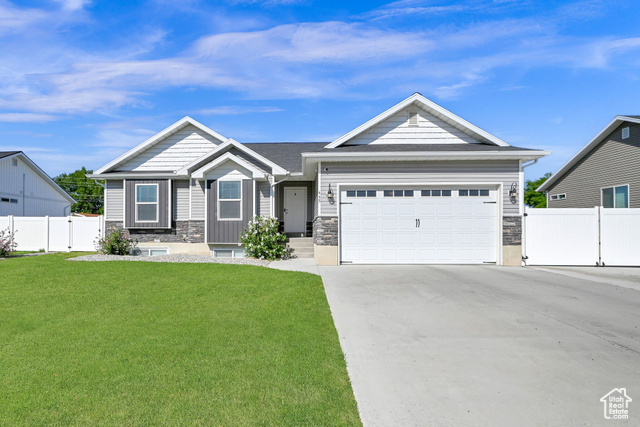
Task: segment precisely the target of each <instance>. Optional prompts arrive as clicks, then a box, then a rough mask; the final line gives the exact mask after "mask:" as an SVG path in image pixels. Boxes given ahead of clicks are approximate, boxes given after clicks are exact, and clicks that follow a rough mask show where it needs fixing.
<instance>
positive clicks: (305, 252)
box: [287, 237, 313, 258]
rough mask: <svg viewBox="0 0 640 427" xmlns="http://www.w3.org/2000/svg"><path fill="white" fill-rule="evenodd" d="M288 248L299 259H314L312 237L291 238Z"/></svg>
mask: <svg viewBox="0 0 640 427" xmlns="http://www.w3.org/2000/svg"><path fill="white" fill-rule="evenodd" d="M287 246H288V247H290V248H291V249H292V253H293V255H295V256H297V257H298V258H313V238H312V237H290V238H289V240H288V241H287Z"/></svg>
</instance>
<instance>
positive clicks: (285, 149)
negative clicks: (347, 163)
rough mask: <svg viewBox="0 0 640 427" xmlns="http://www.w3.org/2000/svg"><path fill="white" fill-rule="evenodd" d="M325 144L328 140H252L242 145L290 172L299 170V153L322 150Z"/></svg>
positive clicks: (300, 169)
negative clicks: (252, 141)
mask: <svg viewBox="0 0 640 427" xmlns="http://www.w3.org/2000/svg"><path fill="white" fill-rule="evenodd" d="M327 144H328V142H254V143H247V144H244V145H245V146H246V147H247V148H249V149H250V150H253V151H255V152H256V153H258V154H260V155H261V156H263V157H266V158H267V159H269V160H271V161H272V162H274V163H276V164H277V165H279V166H282V167H283V168H285V169H286V170H288V171H290V172H301V171H302V156H301V154H302V153H309V152H315V151H322V149H323V148H324V147H325V146H326V145H327Z"/></svg>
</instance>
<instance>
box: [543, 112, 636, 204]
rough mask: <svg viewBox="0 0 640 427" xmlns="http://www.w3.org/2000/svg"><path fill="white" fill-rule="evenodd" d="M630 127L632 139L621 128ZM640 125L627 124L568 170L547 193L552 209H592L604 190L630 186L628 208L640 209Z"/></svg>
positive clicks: (598, 201)
mask: <svg viewBox="0 0 640 427" xmlns="http://www.w3.org/2000/svg"><path fill="white" fill-rule="evenodd" d="M627 126H628V127H629V128H630V129H629V138H626V139H622V129H623V128H625V127H627ZM638 165H640V124H635V123H624V124H622V125H620V126H619V127H618V128H616V129H615V130H614V131H613V132H611V133H610V134H609V136H607V137H606V138H605V139H604V140H603V141H602V142H601V143H600V144H598V145H597V146H596V147H594V148H593V149H592V150H591V151H590V152H589V153H588V154H586V155H585V156H584V157H583V158H582V159H580V161H579V162H578V163H576V164H575V165H574V166H573V167H571V169H569V170H568V171H567V172H566V173H565V174H564V176H562V177H561V178H560V179H558V181H557V182H556V183H554V184H553V185H552V186H551V187H550V188H549V190H548V194H549V196H551V195H555V194H566V197H567V198H566V199H565V200H551V197H549V203H548V206H549V207H550V208H592V207H594V206H600V205H601V191H600V189H601V188H603V187H612V186H618V185H625V184H628V185H629V207H630V208H640V167H639V166H638Z"/></svg>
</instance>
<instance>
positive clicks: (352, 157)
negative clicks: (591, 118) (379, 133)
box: [302, 150, 551, 162]
mask: <svg viewBox="0 0 640 427" xmlns="http://www.w3.org/2000/svg"><path fill="white" fill-rule="evenodd" d="M548 154H551V152H550V151H543V150H527V151H508V152H473V151H464V152H450V151H431V152H424V151H422V152H421V151H399V152H379V153H302V157H303V158H304V159H308V160H311V161H314V162H316V161H323V162H324V161H330V162H336V161H337V162H339V161H384V160H389V161H412V160H535V159H539V158H540V157H544V156H546V155H548Z"/></svg>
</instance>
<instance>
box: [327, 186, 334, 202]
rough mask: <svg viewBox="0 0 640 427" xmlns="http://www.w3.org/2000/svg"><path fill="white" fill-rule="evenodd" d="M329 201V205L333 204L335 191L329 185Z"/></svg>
mask: <svg viewBox="0 0 640 427" xmlns="http://www.w3.org/2000/svg"><path fill="white" fill-rule="evenodd" d="M327 200H329V203H331V204H333V191H332V190H331V184H329V189H328V190H327Z"/></svg>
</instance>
